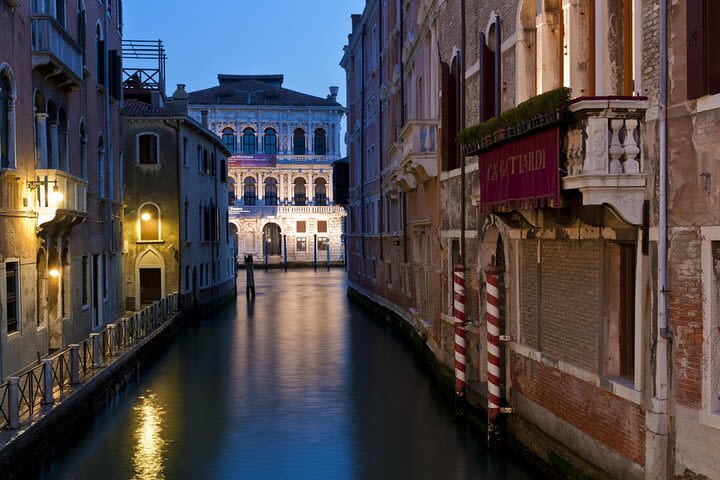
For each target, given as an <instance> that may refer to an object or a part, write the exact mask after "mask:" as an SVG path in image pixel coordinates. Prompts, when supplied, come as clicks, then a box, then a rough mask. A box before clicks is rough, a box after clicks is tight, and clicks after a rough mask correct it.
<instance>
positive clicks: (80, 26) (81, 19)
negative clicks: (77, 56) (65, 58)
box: [77, 0, 87, 67]
mask: <svg viewBox="0 0 720 480" xmlns="http://www.w3.org/2000/svg"><path fill="white" fill-rule="evenodd" d="M86 17H87V15H86V13H85V2H84V1H83V0H78V4H77V40H78V44H79V45H80V50H81V51H82V64H83V67H84V66H85V65H87V61H86V57H85V49H86V48H87V47H86V46H85V43H86V40H85V32H86V31H87V25H86V24H85V23H86Z"/></svg>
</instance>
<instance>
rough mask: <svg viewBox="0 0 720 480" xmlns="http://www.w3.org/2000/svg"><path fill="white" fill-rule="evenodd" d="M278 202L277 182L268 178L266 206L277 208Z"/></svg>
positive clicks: (266, 182) (266, 183) (266, 181)
mask: <svg viewBox="0 0 720 480" xmlns="http://www.w3.org/2000/svg"><path fill="white" fill-rule="evenodd" d="M277 202H278V198H277V180H275V179H274V178H273V177H268V178H266V179H265V205H268V206H275V205H277Z"/></svg>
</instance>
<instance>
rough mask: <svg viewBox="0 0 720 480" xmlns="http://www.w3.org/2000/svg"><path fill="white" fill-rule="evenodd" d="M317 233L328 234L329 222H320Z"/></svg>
mask: <svg viewBox="0 0 720 480" xmlns="http://www.w3.org/2000/svg"><path fill="white" fill-rule="evenodd" d="M317 231H318V232H320V233H327V221H326V220H318V222H317Z"/></svg>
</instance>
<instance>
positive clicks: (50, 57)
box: [30, 14, 83, 90]
mask: <svg viewBox="0 0 720 480" xmlns="http://www.w3.org/2000/svg"><path fill="white" fill-rule="evenodd" d="M30 21H31V35H32V66H33V68H34V69H39V70H42V71H43V72H44V73H45V76H46V78H48V79H53V80H54V81H55V82H57V84H58V85H59V86H60V87H67V88H68V89H70V90H77V89H79V88H80V87H81V86H82V84H83V60H82V49H81V48H80V46H79V45H78V44H77V43H76V42H75V40H73V39H72V38H71V37H70V35H69V34H68V33H67V31H65V29H64V28H63V27H62V25H60V23H58V21H57V20H56V19H55V18H54V17H52V16H51V15H47V14H32V15H31V20H30Z"/></svg>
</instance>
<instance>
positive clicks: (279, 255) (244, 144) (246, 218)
mask: <svg viewBox="0 0 720 480" xmlns="http://www.w3.org/2000/svg"><path fill="white" fill-rule="evenodd" d="M218 81H219V85H218V86H216V87H212V88H208V89H205V90H200V91H197V92H192V93H190V99H189V102H190V104H189V111H190V115H191V116H192V117H193V118H194V119H195V120H197V121H199V122H201V123H202V124H203V125H205V126H207V128H209V129H210V130H211V131H213V132H215V133H216V134H217V135H218V136H219V137H220V138H221V139H222V141H223V143H224V144H225V145H226V146H227V148H228V149H229V150H230V151H231V152H232V153H233V156H232V157H231V158H230V159H229V165H228V175H229V185H228V188H229V190H228V192H227V195H228V200H229V203H230V205H231V208H230V222H231V223H233V224H234V225H235V226H236V228H237V232H238V261H239V262H241V261H242V258H243V257H244V256H245V255H253V256H254V258H255V262H264V261H267V262H268V263H273V264H279V263H284V262H288V263H290V264H312V263H314V262H317V263H333V264H337V263H342V262H344V257H345V254H344V247H343V242H344V239H343V222H344V217H345V210H344V208H342V207H340V206H337V205H335V202H334V190H333V166H332V165H333V162H335V161H336V160H338V159H339V158H340V122H341V119H342V116H343V113H344V110H343V108H342V107H341V106H340V104H339V103H337V92H338V89H337V87H331V88H330V94H329V95H328V96H327V98H319V97H313V96H310V95H306V94H303V93H299V92H295V91H292V90H288V89H285V88H283V87H282V83H283V76H282V75H222V74H221V75H219V76H218Z"/></svg>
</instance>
